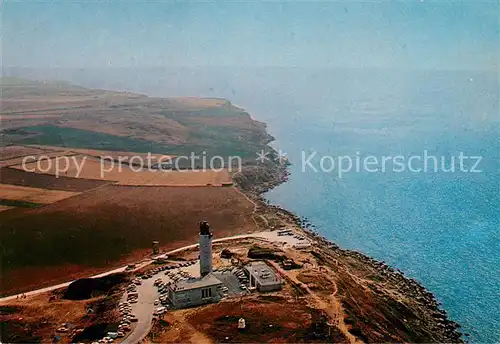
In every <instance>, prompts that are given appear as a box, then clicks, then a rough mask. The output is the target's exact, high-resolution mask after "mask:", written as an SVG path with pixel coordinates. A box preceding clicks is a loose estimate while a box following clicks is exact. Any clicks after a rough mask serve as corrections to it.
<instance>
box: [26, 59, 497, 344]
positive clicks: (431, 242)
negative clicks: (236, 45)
mask: <svg viewBox="0 0 500 344" xmlns="http://www.w3.org/2000/svg"><path fill="white" fill-rule="evenodd" d="M30 73H31V74H30ZM37 73H38V74H37ZM37 73H34V72H26V71H23V73H18V74H22V75H27V76H38V77H40V76H50V77H56V78H59V79H64V80H70V81H73V82H76V83H79V84H83V85H86V86H92V87H102V88H111V89H124V90H130V91H138V92H144V93H148V94H152V95H158V96H172V95H192V96H219V97H226V98H228V99H231V100H233V102H234V103H236V104H238V105H241V106H243V107H245V108H246V109H247V110H248V111H249V112H250V113H251V114H252V115H253V117H254V118H256V119H258V120H262V121H265V122H267V123H268V124H269V131H270V132H271V134H273V135H274V136H275V137H276V141H275V142H274V146H275V147H276V148H279V149H282V150H283V151H285V152H286V153H287V154H288V156H289V158H290V159H291V161H292V163H293V164H294V165H293V166H292V167H291V178H290V181H289V182H288V183H285V184H283V185H281V186H279V187H278V188H276V189H274V190H272V191H271V192H269V193H268V194H267V195H266V197H267V198H268V199H269V200H271V201H272V202H273V203H276V204H280V205H282V206H284V207H285V208H287V209H289V210H291V211H293V212H295V213H297V214H298V215H300V216H305V217H307V218H308V219H309V220H310V221H311V222H312V223H313V224H314V225H315V226H316V228H317V230H318V232H320V233H321V234H322V235H324V236H325V237H327V238H329V239H331V240H333V241H335V242H336V243H338V244H340V245H341V246H343V247H345V248H349V249H356V250H359V251H362V252H364V253H366V254H368V255H370V256H373V257H375V258H378V259H380V260H384V261H386V262H388V263H390V264H391V265H392V266H394V267H397V268H400V269H401V270H403V271H404V272H405V273H406V275H408V276H411V277H414V278H416V279H417V280H419V281H421V282H422V283H423V285H424V286H425V287H427V288H428V289H429V290H431V291H432V292H433V293H434V294H435V295H436V296H437V298H438V299H439V300H440V301H441V302H442V303H443V308H444V309H445V310H446V311H448V313H449V314H450V316H451V318H453V319H454V320H456V321H458V322H459V323H460V324H461V325H462V326H463V330H464V332H466V333H469V334H470V335H471V337H470V339H471V341H474V342H494V341H500V316H499V309H500V270H499V266H500V214H499V208H500V191H499V181H500V178H499V170H498V162H499V151H500V150H499V142H498V138H499V119H498V116H499V105H498V104H499V86H498V79H497V75H496V74H495V73H489V74H488V73H474V72H425V73H424V72H418V73H417V72H412V73H408V72H387V71H341V72H336V71H314V70H295V69H258V70H240V69H239V70H228V69H211V70H208V69H206V68H204V69H197V70H193V69H185V70H170V71H168V70H143V71H138V70H133V71H125V72H124V71H121V70H116V71H114V72H110V71H106V73H102V72H99V73H96V72H92V71H68V70H50V71H45V72H43V73H42V72H37ZM40 73H41V74H40ZM44 73H45V74H44ZM424 150H427V151H428V154H429V155H436V156H438V157H439V156H444V157H446V158H447V159H448V160H446V165H448V164H449V161H450V157H451V156H458V155H459V153H460V152H463V153H464V154H465V155H469V156H476V155H480V156H482V157H483V159H482V161H481V163H480V165H479V166H478V167H477V168H478V169H481V170H483V172H481V173H460V172H456V173H446V172H438V173H434V172H427V173H423V172H422V173H411V172H403V173H394V172H389V171H386V172H385V173H382V172H379V173H367V172H359V173H357V172H351V173H345V174H344V175H343V176H342V178H339V176H338V174H337V171H333V172H331V173H326V172H325V173H323V172H313V171H311V170H306V171H305V172H302V166H301V154H302V151H305V154H306V156H307V155H308V154H309V153H311V152H313V151H316V152H317V154H318V156H323V155H328V156H332V157H336V156H346V155H351V156H355V155H356V153H357V152H359V155H360V156H361V157H364V156H367V155H374V156H377V157H379V158H380V157H381V156H383V155H385V156H389V155H403V156H410V155H419V156H421V155H423V154H424ZM457 159H458V158H457ZM457 161H458V160H457ZM318 163H319V162H318V159H316V161H315V163H314V164H315V165H316V166H318ZM457 164H458V162H457ZM464 167H466V168H467V169H470V168H471V167H472V163H466V164H465V165H464Z"/></svg>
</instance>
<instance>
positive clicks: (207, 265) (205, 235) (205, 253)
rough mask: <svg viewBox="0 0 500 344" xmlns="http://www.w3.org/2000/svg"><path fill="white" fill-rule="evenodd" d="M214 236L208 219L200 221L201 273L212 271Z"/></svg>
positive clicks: (202, 274)
mask: <svg viewBox="0 0 500 344" xmlns="http://www.w3.org/2000/svg"><path fill="white" fill-rule="evenodd" d="M212 237H213V234H212V232H211V231H210V225H209V224H208V222H207V221H203V222H200V275H201V276H205V275H207V274H209V273H211V272H212Z"/></svg>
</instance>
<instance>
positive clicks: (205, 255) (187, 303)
mask: <svg viewBox="0 0 500 344" xmlns="http://www.w3.org/2000/svg"><path fill="white" fill-rule="evenodd" d="M212 237H213V234H212V232H211V231H210V225H209V224H208V223H207V222H206V221H203V222H201V223H200V276H201V277H199V278H191V279H187V280H183V281H179V282H177V283H174V284H172V285H171V286H170V287H169V290H168V297H169V299H170V302H171V303H172V305H173V306H174V307H175V308H185V307H191V306H198V305H202V304H205V303H211V302H217V301H219V300H220V299H221V298H222V295H221V294H220V289H221V288H222V282H221V281H220V280H219V279H217V277H215V276H214V275H212Z"/></svg>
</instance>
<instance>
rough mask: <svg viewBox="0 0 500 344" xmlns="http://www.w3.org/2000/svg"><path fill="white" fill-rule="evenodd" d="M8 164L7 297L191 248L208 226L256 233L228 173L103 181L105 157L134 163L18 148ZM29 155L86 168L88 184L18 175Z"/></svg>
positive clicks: (4, 197) (115, 173) (2, 215)
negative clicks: (154, 253) (200, 225)
mask: <svg viewBox="0 0 500 344" xmlns="http://www.w3.org/2000/svg"><path fill="white" fill-rule="evenodd" d="M4 150H5V151H4ZM0 154H1V156H2V157H3V160H0V164H1V163H4V165H3V166H4V167H2V168H0V201H1V202H2V203H0V221H1V233H0V237H1V238H0V239H1V241H2V244H3V245H4V246H5V247H8V250H7V251H5V252H4V254H3V266H2V268H3V277H4V279H3V280H4V282H3V283H2V286H1V287H2V290H1V293H2V294H6V293H11V292H15V291H22V290H29V289H32V288H35V287H40V286H43V285H49V284H54V283H57V282H62V281H66V280H68V279H69V278H77V277H79V276H83V275H88V274H89V273H94V272H98V271H101V270H102V269H109V268H110V266H114V265H116V266H118V265H121V264H124V263H125V262H128V261H131V260H136V259H138V258H139V259H140V258H141V257H143V256H147V255H149V254H150V247H151V241H152V240H158V241H160V243H161V245H162V246H163V247H164V248H170V247H172V248H173V247H176V246H178V245H181V244H182V243H190V242H192V241H195V240H196V235H197V233H198V229H197V226H196V222H197V221H199V220H201V219H204V218H210V222H211V223H212V224H213V226H214V228H216V229H217V233H218V235H221V236H223V235H230V234H234V233H245V232H251V231H255V230H257V228H256V225H255V222H254V219H253V208H254V206H253V204H252V203H251V202H250V201H248V199H246V198H245V197H244V196H243V195H242V194H241V193H239V192H238V191H237V190H236V189H235V188H234V187H221V186H222V185H228V186H230V185H231V177H230V175H229V173H228V171H227V170H222V171H219V172H214V171H193V170H187V171H168V172H161V171H159V172H151V171H148V170H144V171H139V172H134V170H132V168H135V167H134V166H129V165H127V164H121V165H119V164H117V163H116V162H112V163H110V162H108V164H110V165H109V166H108V165H104V168H105V170H106V171H108V172H107V173H105V174H104V176H103V177H102V178H101V175H100V171H101V168H102V167H103V166H101V161H100V160H99V158H97V157H101V156H112V157H119V156H127V155H128V156H132V155H133V154H134V153H131V152H116V151H100V150H85V149H74V150H66V149H64V148H62V149H61V148H59V147H43V146H38V147H34V146H33V147H30V146H25V147H21V146H17V147H15V146H9V147H4V148H3V149H0ZM27 155H32V156H34V157H35V158H39V157H40V156H42V155H45V156H49V157H52V158H51V159H50V161H51V162H54V161H55V159H56V158H61V157H64V156H66V157H69V158H71V159H70V161H71V160H73V159H75V160H76V161H78V162H79V163H81V162H82V161H84V162H85V163H84V164H82V165H81V166H83V168H82V170H81V171H80V172H81V173H80V175H79V178H76V173H77V170H76V168H74V167H73V168H69V169H68V170H67V172H66V173H64V175H60V176H56V175H55V170H54V168H52V169H50V170H47V171H46V172H45V173H40V172H41V171H40V170H37V166H36V163H31V164H26V165H25V166H21V165H19V164H17V165H12V162H13V161H17V162H18V161H19V159H20V160H21V161H22V159H23V157H24V156H27ZM48 162H49V159H44V160H42V163H41V164H40V165H39V167H40V168H41V169H42V170H44V169H45V168H46V167H48V166H45V165H43V163H45V164H48ZM112 164H113V165H114V168H111V167H113V166H111V165H112ZM29 171H31V172H29ZM25 252H30V254H29V255H26V254H24V253H25Z"/></svg>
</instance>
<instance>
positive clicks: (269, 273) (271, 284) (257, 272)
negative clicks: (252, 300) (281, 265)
mask: <svg viewBox="0 0 500 344" xmlns="http://www.w3.org/2000/svg"><path fill="white" fill-rule="evenodd" d="M245 273H246V274H247V275H248V279H249V281H250V287H255V288H256V289H257V290H258V291H274V290H280V289H281V288H282V287H283V282H282V281H281V278H280V277H279V276H278V275H277V274H276V272H275V271H274V270H273V269H272V268H271V267H270V266H269V265H267V264H266V263H265V262H253V263H250V264H248V265H246V266H245Z"/></svg>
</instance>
